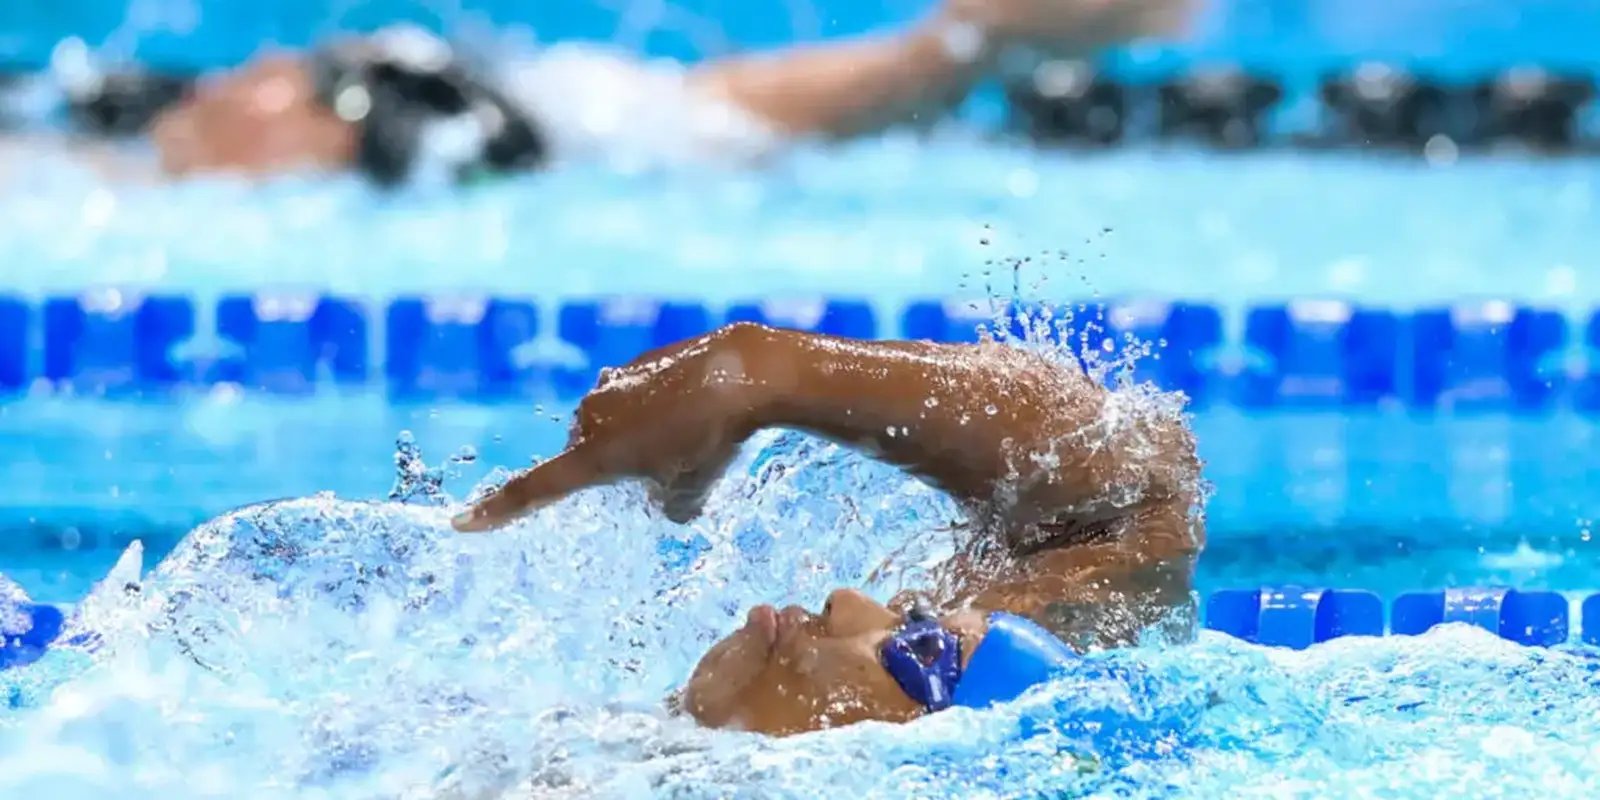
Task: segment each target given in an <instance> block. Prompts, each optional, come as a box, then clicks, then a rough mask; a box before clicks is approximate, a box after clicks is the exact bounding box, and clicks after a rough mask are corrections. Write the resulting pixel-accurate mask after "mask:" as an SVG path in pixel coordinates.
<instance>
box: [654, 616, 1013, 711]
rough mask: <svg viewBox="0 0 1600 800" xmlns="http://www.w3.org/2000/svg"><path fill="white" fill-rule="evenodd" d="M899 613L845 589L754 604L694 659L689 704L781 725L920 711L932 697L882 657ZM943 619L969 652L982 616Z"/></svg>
mask: <svg viewBox="0 0 1600 800" xmlns="http://www.w3.org/2000/svg"><path fill="white" fill-rule="evenodd" d="M903 622H904V618H903V617H902V615H901V614H897V613H895V612H894V611H892V610H890V609H889V608H888V607H886V606H884V605H882V604H880V603H877V602H874V601H873V600H872V599H870V598H868V597H867V596H866V595H864V594H862V593H860V592H857V591H853V590H849V589H840V590H838V591H836V592H834V593H833V594H831V595H829V597H828V602H827V603H826V604H825V605H824V606H823V609H822V613H820V614H812V613H810V612H808V611H806V610H805V609H802V608H799V607H798V606H790V607H788V608H785V609H782V610H778V609H774V608H773V607H772V606H757V607H755V608H753V609H751V610H750V613H749V615H748V617H747V618H746V622H745V624H744V626H743V627H741V628H740V629H738V630H736V631H734V632H733V633H732V634H730V635H729V636H728V637H727V638H725V639H723V640H722V641H721V642H718V643H717V644H716V645H715V646H713V647H712V648H711V650H710V651H709V652H707V653H706V655H705V657H704V658H702V659H701V660H700V664H699V665H698V666H697V667H695V671H694V674H693V675H692V676H691V677H690V678H689V683H688V685H687V686H685V687H684V690H683V695H682V697H681V704H682V707H683V710H685V711H687V712H688V713H690V714H691V715H693V716H694V718H695V719H696V720H698V721H699V722H700V723H701V724H704V725H709V726H712V727H719V728H735V729H739V730H748V731H756V732H760V733H768V734H778V735H782V734H791V733H802V732H805V731H814V730H820V729H823V728H830V727H837V726H840V725H849V724H852V723H856V722H864V721H867V720H881V721H885V722H904V721H907V720H910V719H913V718H916V717H919V716H921V715H922V714H924V713H926V712H927V707H926V706H925V705H924V704H923V703H922V702H919V701H918V700H916V699H913V698H912V697H911V696H910V695H909V694H907V691H906V689H904V688H902V686H901V684H900V682H899V681H897V679H896V678H895V676H893V675H891V674H890V673H889V671H888V670H886V669H885V668H884V665H883V661H882V654H881V653H882V646H883V643H884V642H885V641H886V640H887V639H889V638H890V637H891V636H892V635H893V634H894V633H895V632H896V631H898V630H900V628H901V627H902V624H903ZM938 623H939V625H940V626H941V627H943V628H944V629H945V630H947V631H950V632H951V633H952V634H954V635H955V636H956V637H957V638H958V639H959V640H960V642H961V645H962V646H961V650H962V652H963V653H971V652H972V651H973V649H974V647H975V646H976V644H977V642H979V641H981V640H982V638H983V635H984V631H985V625H986V623H985V621H984V618H983V616H982V615H981V614H979V613H976V612H968V613H961V614H954V615H950V616H946V617H943V618H941V619H939V620H938Z"/></svg>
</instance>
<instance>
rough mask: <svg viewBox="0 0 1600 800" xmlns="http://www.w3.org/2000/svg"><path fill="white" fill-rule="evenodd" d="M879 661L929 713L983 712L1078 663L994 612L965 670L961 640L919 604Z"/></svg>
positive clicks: (1026, 625)
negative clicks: (951, 709)
mask: <svg viewBox="0 0 1600 800" xmlns="http://www.w3.org/2000/svg"><path fill="white" fill-rule="evenodd" d="M878 657H879V661H880V662H881V663H882V664H883V667H884V669H885V670H887V671H888V672H889V675H890V676H892V677H893V678H894V680H895V683H898V684H899V685H900V689H901V690H902V691H904V692H905V693H906V696H907V697H910V698H911V699H912V700H915V701H916V702H918V703H920V704H921V705H922V707H923V708H924V709H926V710H928V711H930V712H932V711H943V710H944V709H946V708H949V707H950V706H953V705H954V706H964V707H967V708H986V707H988V706H991V705H994V704H995V703H1003V702H1006V701H1008V700H1014V699H1016V698H1017V697H1019V696H1021V695H1022V694H1023V693H1024V692H1026V691H1028V690H1029V689H1031V688H1033V687H1034V686H1037V685H1039V684H1041V683H1046V682H1048V681H1050V680H1051V679H1053V678H1055V677H1057V676H1059V675H1060V674H1061V673H1062V672H1063V671H1064V670H1065V669H1067V668H1069V667H1070V666H1071V665H1072V664H1073V663H1075V662H1076V661H1077V660H1078V654H1077V653H1076V652H1074V651H1073V650H1072V648H1070V647H1068V646H1067V645H1066V643H1064V642H1062V641H1061V640H1060V639H1058V638H1056V636H1055V635H1054V634H1052V633H1050V632H1049V631H1047V630H1045V629H1044V628H1042V627H1040V626H1039V625H1038V624H1036V623H1034V622H1033V621H1031V620H1029V619H1027V618H1025V617H1020V616H1017V615H1016V614H1009V613H1006V612H1004V611H996V612H993V613H991V614H990V615H989V630H988V632H987V633H985V634H984V637H983V639H982V640H981V641H979V642H978V646H977V647H976V648H974V650H973V652H972V657H971V658H970V659H968V660H967V664H966V666H965V668H963V666H962V663H961V639H960V637H958V636H956V634H954V633H952V632H950V631H948V630H945V629H944V626H942V625H940V624H939V620H938V618H937V617H936V616H934V614H933V612H932V610H931V609H929V608H928V607H927V606H926V605H922V604H919V605H917V606H916V607H914V608H912V609H911V610H910V611H908V612H906V618H905V622H904V623H903V624H902V625H901V626H900V628H899V629H898V630H896V631H895V632H894V633H892V634H890V635H889V638H887V639H885V640H884V642H883V644H882V645H881V646H880V647H879V649H878Z"/></svg>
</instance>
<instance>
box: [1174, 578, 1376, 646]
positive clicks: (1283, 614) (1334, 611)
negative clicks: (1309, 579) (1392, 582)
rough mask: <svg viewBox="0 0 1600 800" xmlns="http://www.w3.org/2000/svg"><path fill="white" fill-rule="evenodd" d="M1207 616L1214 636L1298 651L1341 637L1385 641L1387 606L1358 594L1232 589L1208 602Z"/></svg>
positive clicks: (1373, 596) (1371, 596) (1298, 589)
mask: <svg viewBox="0 0 1600 800" xmlns="http://www.w3.org/2000/svg"><path fill="white" fill-rule="evenodd" d="M1205 616H1206V627H1207V628H1209V629H1211V630H1214V631H1221V632H1223V633H1226V634H1228V635H1230V636H1234V637H1237V638H1240V639H1243V640H1245V641H1247V642H1252V643H1255V644H1260V645H1267V646H1270V647H1290V648H1294V649H1296V650H1303V649H1305V648H1307V647H1310V646H1311V645H1313V644H1317V643H1320V642H1326V641H1328V640H1329V639H1337V638H1339V637H1341V636H1382V635H1383V601H1382V600H1380V599H1378V596H1377V595H1376V594H1373V593H1372V592H1365V591H1358V590H1338V589H1307V588H1303V587H1298V586H1293V587H1276V588H1262V589H1228V590H1223V591H1219V592H1215V593H1213V594H1212V595H1211V596H1210V597H1209V598H1207V600H1206V614H1205Z"/></svg>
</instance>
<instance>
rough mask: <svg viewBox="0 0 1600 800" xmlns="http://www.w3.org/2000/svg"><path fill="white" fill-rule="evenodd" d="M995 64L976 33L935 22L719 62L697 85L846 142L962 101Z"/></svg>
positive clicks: (793, 128)
mask: <svg viewBox="0 0 1600 800" xmlns="http://www.w3.org/2000/svg"><path fill="white" fill-rule="evenodd" d="M968 34H972V35H970V36H969V35H968ZM969 46H970V48H971V49H970V51H967V52H964V50H965V49H966V48H968V47H969ZM990 60H991V54H990V49H989V47H988V46H987V44H986V43H985V42H984V41H983V39H982V37H981V36H977V35H976V29H969V28H964V27H961V26H959V25H955V24H952V23H949V22H947V21H945V20H944V19H943V18H936V19H934V20H932V21H929V22H926V23H923V24H920V25H918V26H917V27H915V28H914V29H912V30H911V31H909V32H906V33H903V34H899V35H895V36H890V37H881V38H870V39H858V40H854V41H849V42H843V43H839V44H829V45H820V46H815V47H809V48H803V49H795V50H790V51H786V52H782V53H777V54H767V55H761V56H755V57H750V58H738V59H730V60H726V61H719V62H714V63H712V64H709V65H707V66H705V67H702V68H700V69H699V70H698V71H697V72H696V73H694V74H693V75H692V76H691V80H692V81H694V82H695V83H696V85H698V86H699V87H701V88H703V89H705V90H707V91H710V92H713V93H715V94H717V95H720V96H722V97H724V98H726V99H728V100H730V101H732V102H734V103H736V104H738V105H739V106H740V107H742V108H744V109H746V110H748V111H750V112H752V113H754V114H756V115H758V116H760V117H762V118H763V119H765V120H766V121H768V122H769V123H771V124H773V125H775V126H776V127H778V128H779V129H780V130H782V131H783V132H784V133H788V134H791V135H797V136H808V135H820V136H830V137H842V136H850V135H853V134H858V133H863V132H867V131H871V130H874V129H877V128H880V127H884V126H888V125H893V124H896V123H899V122H902V121H907V120H915V118H916V115H917V114H918V112H920V111H923V110H925V109H930V108H933V109H937V108H940V107H943V106H945V105H948V104H950V103H952V102H954V101H956V100H958V99H959V98H960V96H961V95H964V94H965V93H966V91H967V89H968V88H970V86H971V84H972V83H973V81H975V80H976V79H977V78H978V77H980V76H981V75H982V74H983V72H984V71H985V70H986V69H987V68H988V66H989V63H990Z"/></svg>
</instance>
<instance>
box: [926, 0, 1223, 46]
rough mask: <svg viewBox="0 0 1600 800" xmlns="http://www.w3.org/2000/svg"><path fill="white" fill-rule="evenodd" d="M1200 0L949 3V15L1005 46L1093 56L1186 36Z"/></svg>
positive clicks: (984, 0) (982, 0) (955, 0)
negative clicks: (1135, 41)
mask: <svg viewBox="0 0 1600 800" xmlns="http://www.w3.org/2000/svg"><path fill="white" fill-rule="evenodd" d="M1197 4H1198V0H949V2H948V3H947V5H946V7H945V14H946V15H948V16H949V17H951V18H954V19H958V20H961V21H963V22H968V23H972V24H975V25H979V26H981V27H982V28H984V29H985V30H986V31H988V33H989V34H990V35H991V36H993V37H995V38H996V39H998V42H997V43H998V44H1001V45H1019V46H1025V47H1030V48H1033V49H1036V50H1039V51H1042V52H1044V53H1046V54H1052V55H1063V56H1082V55H1089V54H1090V53H1092V52H1093V51H1095V50H1098V49H1100V48H1102V47H1108V46H1111V45H1116V44H1121V43H1123V42H1126V41H1130V40H1133V39H1140V38H1145V37H1169V36H1176V35H1178V34H1180V33H1182V32H1183V30H1184V29H1185V28H1186V27H1187V25H1188V23H1189V21H1190V19H1191V18H1192V17H1193V13H1194V7H1195V6H1196V5H1197Z"/></svg>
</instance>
